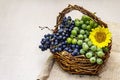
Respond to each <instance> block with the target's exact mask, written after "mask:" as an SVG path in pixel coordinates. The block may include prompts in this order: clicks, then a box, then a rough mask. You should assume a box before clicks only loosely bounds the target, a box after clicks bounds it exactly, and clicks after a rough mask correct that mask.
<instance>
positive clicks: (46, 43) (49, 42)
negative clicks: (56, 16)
mask: <svg viewBox="0 0 120 80" xmlns="http://www.w3.org/2000/svg"><path fill="white" fill-rule="evenodd" d="M73 27H74V21H73V20H72V19H71V17H70V16H68V17H64V18H63V21H62V23H61V25H60V26H59V29H58V31H57V32H56V33H53V34H47V35H44V38H43V39H42V40H41V45H40V46H39V48H40V49H41V50H42V51H44V50H47V49H50V51H51V52H52V53H56V52H60V51H63V50H66V51H68V52H71V50H69V45H68V44H67V43H66V39H67V37H69V36H70V32H71V30H72V29H73Z"/></svg>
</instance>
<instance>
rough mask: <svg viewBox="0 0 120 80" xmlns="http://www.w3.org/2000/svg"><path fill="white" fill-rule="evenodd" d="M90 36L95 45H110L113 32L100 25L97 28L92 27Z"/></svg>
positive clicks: (100, 46)
mask: <svg viewBox="0 0 120 80" xmlns="http://www.w3.org/2000/svg"><path fill="white" fill-rule="evenodd" d="M89 38H90V40H91V41H92V43H93V44H94V45H96V46H97V47H99V48H102V47H105V46H108V44H109V43H110V42H111V33H110V31H109V29H108V28H104V27H101V26H98V27H97V28H95V29H92V31H91V32H90V36H89Z"/></svg>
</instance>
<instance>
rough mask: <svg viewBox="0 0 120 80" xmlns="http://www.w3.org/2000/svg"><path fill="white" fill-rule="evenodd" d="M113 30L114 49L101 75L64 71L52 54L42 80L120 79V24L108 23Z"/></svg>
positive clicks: (41, 76) (40, 77) (41, 75)
mask: <svg viewBox="0 0 120 80" xmlns="http://www.w3.org/2000/svg"><path fill="white" fill-rule="evenodd" d="M108 26H109V29H110V31H111V32H112V40H113V42H112V50H111V54H110V58H109V59H108V62H107V64H106V66H105V67H104V68H103V70H102V73H101V74H99V76H89V75H72V74H68V73H67V72H65V71H63V70H62V69H61V68H60V67H59V66H58V64H56V62H54V60H53V58H52V56H51V57H49V59H48V60H47V62H46V63H45V65H44V69H43V71H42V72H41V73H40V74H39V76H38V79H40V80H120V30H119V29H120V24H117V23H108Z"/></svg>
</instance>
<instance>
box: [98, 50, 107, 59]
mask: <svg viewBox="0 0 120 80" xmlns="http://www.w3.org/2000/svg"><path fill="white" fill-rule="evenodd" d="M104 55H105V54H104V53H103V52H102V51H98V52H97V56H98V57H100V58H102V57H103V56H104Z"/></svg>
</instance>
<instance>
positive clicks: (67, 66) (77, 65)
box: [53, 5, 112, 75]
mask: <svg viewBox="0 0 120 80" xmlns="http://www.w3.org/2000/svg"><path fill="white" fill-rule="evenodd" d="M72 10H78V11H80V12H81V13H83V14H85V15H88V16H89V17H91V18H92V19H93V20H94V21H95V22H97V23H98V24H99V25H101V26H104V27H106V28H107V27H108V26H107V24H106V23H104V22H103V21H101V20H100V19H99V18H98V17H97V16H95V14H94V13H91V12H89V11H88V10H86V9H84V8H83V7H80V6H78V5H74V6H72V5H68V7H67V8H65V9H64V10H63V11H62V12H60V13H59V15H58V16H57V22H56V26H55V29H54V31H53V32H54V33H55V32H56V31H57V30H58V27H59V25H60V24H61V22H62V20H63V17H64V16H65V15H66V14H67V13H69V12H71V11H72ZM111 42H112V41H111ZM110 50H111V43H110V44H109V51H108V52H107V53H105V56H104V57H103V64H101V65H99V64H96V63H95V64H91V63H90V61H89V59H87V58H86V57H85V56H82V55H78V56H72V55H71V54H69V53H68V52H66V51H62V52H59V53H54V54H53V55H54V59H55V60H56V61H57V63H58V64H59V65H60V66H61V68H62V69H63V70H65V71H67V72H69V73H72V74H89V75H96V74H98V73H99V72H100V71H101V69H102V67H103V66H104V65H105V63H106V61H107V59H108V58H109V54H110Z"/></svg>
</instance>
